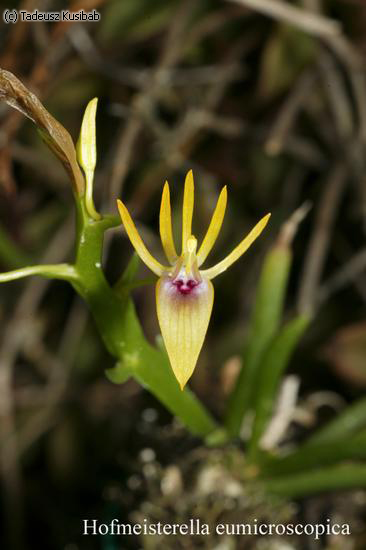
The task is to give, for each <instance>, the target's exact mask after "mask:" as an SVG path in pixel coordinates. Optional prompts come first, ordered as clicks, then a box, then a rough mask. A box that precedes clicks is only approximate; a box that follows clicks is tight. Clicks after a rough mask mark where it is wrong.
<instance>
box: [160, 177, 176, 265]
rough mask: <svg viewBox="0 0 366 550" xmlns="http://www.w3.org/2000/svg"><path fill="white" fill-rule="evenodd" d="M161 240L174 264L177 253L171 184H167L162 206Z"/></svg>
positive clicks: (167, 255) (169, 259)
mask: <svg viewBox="0 0 366 550" xmlns="http://www.w3.org/2000/svg"><path fill="white" fill-rule="evenodd" d="M160 238H161V243H162V245H163V248H164V252H165V255H166V257H167V258H168V261H169V263H171V264H173V263H174V262H175V261H176V260H177V256H178V254H177V251H176V249H175V244H174V238H173V231H172V212H171V207H170V192H169V184H168V182H166V183H165V185H164V189H163V194H162V197H161V205H160Z"/></svg>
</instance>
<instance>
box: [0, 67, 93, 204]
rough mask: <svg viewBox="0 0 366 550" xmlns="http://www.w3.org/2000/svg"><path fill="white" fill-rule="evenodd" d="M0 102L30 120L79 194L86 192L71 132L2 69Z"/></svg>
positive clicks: (0, 75)
mask: <svg viewBox="0 0 366 550" xmlns="http://www.w3.org/2000/svg"><path fill="white" fill-rule="evenodd" d="M0 100H3V101H6V103H7V104H8V105H10V106H11V107H13V108H14V109H17V110H18V111H20V112H21V113H23V115H25V116H26V117H28V118H30V119H31V120H32V121H33V122H34V124H36V126H37V127H38V129H39V131H40V133H41V136H42V138H43V139H44V141H45V142H46V143H47V145H48V147H49V148H50V149H51V150H52V151H53V152H54V153H55V155H56V156H57V157H58V158H59V159H60V160H61V162H62V164H63V165H64V167H65V168H66V171H67V173H68V174H69V176H70V178H71V181H72V183H73V185H74V187H75V190H76V192H77V193H78V194H82V193H83V192H84V185H85V184H84V177H83V175H82V173H81V170H80V168H79V165H78V163H77V160H76V151H75V146H74V143H73V141H72V138H71V136H70V134H69V132H68V131H67V130H66V129H65V128H64V127H63V126H62V124H60V123H59V122H58V121H57V120H56V119H55V118H53V116H52V115H50V113H49V112H48V111H47V110H46V109H45V108H44V107H43V105H42V103H41V102H40V101H39V99H38V98H37V97H36V96H35V95H34V94H33V93H32V92H31V91H29V90H28V89H27V88H26V87H25V86H24V84H22V83H21V82H20V80H18V79H17V78H16V77H15V76H14V75H13V74H12V73H11V72H9V71H5V70H3V69H0Z"/></svg>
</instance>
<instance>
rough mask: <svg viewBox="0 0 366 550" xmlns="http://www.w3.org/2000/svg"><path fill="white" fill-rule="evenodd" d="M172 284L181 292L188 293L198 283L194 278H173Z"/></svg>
mask: <svg viewBox="0 0 366 550" xmlns="http://www.w3.org/2000/svg"><path fill="white" fill-rule="evenodd" d="M173 285H174V286H176V287H177V289H178V290H179V292H180V293H181V294H190V293H191V292H192V290H193V289H194V288H195V287H196V286H197V285H199V283H198V282H197V281H195V280H194V279H186V280H184V279H175V280H174V281H173Z"/></svg>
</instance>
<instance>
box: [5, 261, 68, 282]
mask: <svg viewBox="0 0 366 550" xmlns="http://www.w3.org/2000/svg"><path fill="white" fill-rule="evenodd" d="M30 275H41V276H42V277H47V278H49V279H63V280H65V281H70V282H72V283H76V282H77V279H78V275H77V272H76V270H75V268H74V266H72V265H70V264H48V265H47V264H45V265H33V266H29V267H22V268H21V269H14V270H13V271H7V272H6V273H0V283H7V282H8V281H16V280H17V279H23V278H24V277H29V276H30Z"/></svg>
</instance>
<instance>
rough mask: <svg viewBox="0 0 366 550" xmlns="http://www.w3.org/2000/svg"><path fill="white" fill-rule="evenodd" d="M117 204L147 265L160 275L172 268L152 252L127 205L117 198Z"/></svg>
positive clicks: (133, 241)
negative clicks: (156, 257)
mask: <svg viewBox="0 0 366 550" xmlns="http://www.w3.org/2000/svg"><path fill="white" fill-rule="evenodd" d="M117 204H118V210H119V213H120V216H121V218H122V223H123V225H124V228H125V230H126V233H127V235H128V237H129V239H130V241H131V243H132V245H133V247H134V248H135V250H136V252H137V254H138V255H139V256H140V258H141V260H142V261H143V262H144V263H145V264H146V265H147V267H148V268H149V269H151V271H153V272H154V273H155V274H156V275H157V276H158V277H160V276H161V275H162V274H163V273H164V272H166V271H168V270H169V269H170V268H169V267H165V266H163V265H162V264H161V263H160V262H158V261H157V260H155V258H154V257H153V256H152V255H151V254H150V252H149V251H148V249H147V248H146V246H145V244H144V242H143V240H142V239H141V237H140V235H139V233H138V231H137V229H136V226H135V224H134V223H133V220H132V218H131V216H130V213H129V212H128V210H127V208H126V206H125V205H124V204H123V202H122V201H120V200H117Z"/></svg>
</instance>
